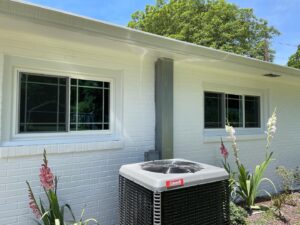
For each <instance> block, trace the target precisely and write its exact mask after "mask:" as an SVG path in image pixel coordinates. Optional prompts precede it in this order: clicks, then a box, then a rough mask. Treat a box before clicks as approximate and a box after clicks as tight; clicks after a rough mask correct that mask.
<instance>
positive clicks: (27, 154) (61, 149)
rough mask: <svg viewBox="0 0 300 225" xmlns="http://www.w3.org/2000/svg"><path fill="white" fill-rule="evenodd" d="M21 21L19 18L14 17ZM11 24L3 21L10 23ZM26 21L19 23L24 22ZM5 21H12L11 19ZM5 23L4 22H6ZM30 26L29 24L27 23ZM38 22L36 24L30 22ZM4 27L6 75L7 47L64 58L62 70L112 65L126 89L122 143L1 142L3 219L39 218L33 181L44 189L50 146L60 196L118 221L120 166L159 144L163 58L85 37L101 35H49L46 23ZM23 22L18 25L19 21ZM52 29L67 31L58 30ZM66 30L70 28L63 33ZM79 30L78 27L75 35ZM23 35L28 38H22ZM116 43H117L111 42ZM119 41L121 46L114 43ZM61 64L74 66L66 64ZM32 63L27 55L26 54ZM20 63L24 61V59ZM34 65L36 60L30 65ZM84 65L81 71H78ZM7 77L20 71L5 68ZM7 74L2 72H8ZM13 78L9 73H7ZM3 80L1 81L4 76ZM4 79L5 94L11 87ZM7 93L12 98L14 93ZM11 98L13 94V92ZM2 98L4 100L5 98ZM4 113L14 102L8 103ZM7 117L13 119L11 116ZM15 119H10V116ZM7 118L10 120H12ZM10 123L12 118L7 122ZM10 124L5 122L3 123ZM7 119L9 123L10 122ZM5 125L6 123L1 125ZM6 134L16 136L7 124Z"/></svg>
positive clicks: (19, 224) (27, 223)
mask: <svg viewBox="0 0 300 225" xmlns="http://www.w3.org/2000/svg"><path fill="white" fill-rule="evenodd" d="M10 22H11V23H13V21H12V20H11V21H10ZM2 23H3V24H2ZM17 24H18V22H16V26H17ZM0 25H1V26H0V27H1V28H3V27H4V26H5V22H3V20H1V21H0ZM2 25H3V26H2ZM20 26H22V27H23V28H24V27H27V28H28V26H29V25H28V26H27V25H26V24H23V25H20ZM30 26H31V25H30ZM1 28H0V75H2V72H1V71H2V66H1V65H2V64H1V62H2V61H1V59H2V55H1V53H4V54H5V55H6V56H12V57H23V58H27V59H30V60H42V61H43V63H39V64H38V65H37V67H39V68H40V67H41V66H44V65H45V66H47V65H50V64H51V65H56V63H57V70H59V71H61V70H64V69H66V70H67V71H70V70H72V71H74V70H76V67H74V65H80V66H81V67H86V68H87V70H89V69H90V68H93V70H94V71H97V70H98V69H99V70H100V71H105V69H112V70H116V71H121V72H122V74H123V80H122V86H123V93H121V98H122V102H123V104H122V105H118V106H117V107H122V115H121V117H122V118H118V119H120V121H117V122H121V123H122V124H121V127H122V133H121V137H120V139H119V140H118V141H117V142H115V143H109V144H107V143H108V142H105V138H104V141H103V140H102V141H101V142H94V143H77V144H74V143H69V144H49V143H48V144H47V145H44V144H43V141H40V143H39V144H38V145H28V146H15V147H0V152H1V153H2V154H1V157H2V158H1V159H0V224H1V225H32V224H33V222H32V218H33V216H32V213H31V210H30V209H29V207H28V197H27V187H26V184H25V181H26V180H28V181H30V183H31V185H32V187H33V190H34V192H35V193H36V195H38V194H40V193H42V190H41V188H40V187H39V178H38V174H39V167H40V165H41V163H42V155H41V152H42V150H43V148H44V147H45V148H46V150H47V149H49V153H51V154H49V164H50V166H51V168H52V169H53V170H54V172H55V174H56V175H57V176H58V177H59V185H58V187H59V192H58V193H59V197H60V200H61V201H62V203H69V204H70V205H71V206H72V208H73V210H74V212H75V214H76V215H77V217H79V216H80V214H81V210H82V209H83V208H84V207H85V206H86V217H94V218H96V219H97V220H98V221H99V222H100V224H102V225H115V224H117V219H118V217H117V211H118V208H117V207H118V187H117V186H118V170H119V168H120V166H121V165H123V164H127V163H133V162H140V161H142V160H143V158H144V152H145V151H148V150H150V149H154V125H155V124H154V60H155V57H153V56H150V55H149V56H148V55H147V54H144V52H143V51H140V50H138V49H133V51H130V50H129V51H127V50H126V51H125V50H124V49H123V48H124V47H122V46H121V47H120V46H116V45H117V44H116V43H115V42H113V41H107V40H105V39H103V40H98V39H97V40H93V41H97V43H98V44H99V43H100V46H101V47H97V48H95V46H93V45H89V44H85V43H89V42H90V41H91V42H92V40H91V39H94V38H93V37H89V38H87V39H85V38H83V37H81V36H80V34H76V35H78V36H76V37H79V38H83V39H84V42H81V41H82V40H81V41H78V42H68V41H63V40H62V41H60V40H59V39H54V38H45V37H43V35H42V33H43V32H42V33H39V34H35V35H33V33H35V32H39V27H38V26H37V27H35V29H32V30H28V32H29V33H31V34H26V35H25V34H24V33H22V34H21V33H18V34H16V33H14V32H15V31H10V30H9V28H7V29H8V30H5V32H3V30H1ZM15 28H16V27H15ZM50 30H51V29H50ZM50 30H49V34H50V35H51V34H53V32H54V33H55V34H61V32H62V31H60V30H59V32H58V30H57V29H56V30H55V31H54V30H53V32H51V31H50ZM61 35H62V34H61ZM73 35H74V34H73ZM18 37H20V38H18ZM108 43H109V45H108ZM112 45H114V46H115V47H113V46H112ZM61 63H65V64H66V65H70V66H69V67H66V68H64V67H61V66H60V65H61ZM24 65H26V62H25V61H24ZM17 66H19V65H17ZM30 66H31V67H32V65H30ZM74 72H76V71H74ZM4 76H12V74H5V75H4ZM1 78H2V76H1ZM6 78H7V77H6ZM0 83H1V82H0ZM5 85H6V86H2V88H1V91H0V96H2V94H3V92H4V90H5V91H11V88H10V87H7V85H8V84H7V83H6V84H5ZM5 93H6V94H5V95H6V96H8V97H10V95H9V94H7V92H5ZM5 100H7V99H5ZM0 102H1V101H0ZM1 108H2V110H1V115H2V116H1V117H2V118H3V115H5V113H6V112H7V111H6V110H8V109H7V108H5V109H3V107H1ZM4 119H5V118H4ZM6 120H7V118H6ZM6 122H7V121H6ZM4 123H5V122H4ZM1 125H2V124H1ZM6 125H7V124H6ZM1 127H2V126H1ZM1 137H2V140H1V141H3V140H5V141H7V140H9V138H10V134H9V132H6V131H5V130H4V133H3V134H1Z"/></svg>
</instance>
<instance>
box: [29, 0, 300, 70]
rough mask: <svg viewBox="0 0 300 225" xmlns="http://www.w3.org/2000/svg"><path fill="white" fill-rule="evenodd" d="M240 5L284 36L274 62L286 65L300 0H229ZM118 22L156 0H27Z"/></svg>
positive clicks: (295, 39) (298, 40) (298, 39)
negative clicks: (252, 11) (266, 21)
mask: <svg viewBox="0 0 300 225" xmlns="http://www.w3.org/2000/svg"><path fill="white" fill-rule="evenodd" d="M229 1H230V2H232V3H235V4H237V5H238V6H240V7H243V8H244V7H247V8H253V9H254V12H255V14H256V15H257V16H258V17H261V18H264V19H266V20H268V21H269V23H270V25H273V26H274V27H276V28H277V29H278V30H279V31H280V32H281V35H280V36H279V37H277V38H276V39H274V41H273V48H274V49H275V50H276V58H275V63H278V64H283V65H284V64H286V62H287V60H288V57H289V56H290V55H291V54H293V53H294V52H295V51H296V49H297V45H298V44H300V26H299V24H300V0H229ZM27 2H31V3H36V4H40V5H44V6H48V7H52V8H56V9H60V10H64V11H68V12H72V13H76V14H80V15H84V16H88V17H92V18H96V19H100V20H104V21H107V22H110V23H115V24H119V25H124V26H125V25H126V24H127V22H128V21H129V20H130V15H131V14H132V13H133V12H135V11H136V10H142V9H144V8H145V6H146V5H147V4H154V3H155V0H106V1H104V0H84V1H82V0H27Z"/></svg>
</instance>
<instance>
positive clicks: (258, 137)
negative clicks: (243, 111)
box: [203, 134, 266, 143]
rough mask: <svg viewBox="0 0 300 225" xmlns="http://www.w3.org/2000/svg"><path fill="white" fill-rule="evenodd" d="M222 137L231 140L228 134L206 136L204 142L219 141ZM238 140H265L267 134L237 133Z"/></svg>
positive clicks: (225, 140) (224, 139)
mask: <svg viewBox="0 0 300 225" xmlns="http://www.w3.org/2000/svg"><path fill="white" fill-rule="evenodd" d="M221 138H222V140H223V141H224V142H227V141H229V139H228V136H223V135H220V136H204V137H203V143H218V142H220V141H221ZM236 138H237V141H255V140H264V139H265V138H266V135H265V134H248V135H237V136H236Z"/></svg>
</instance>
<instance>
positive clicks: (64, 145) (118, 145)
mask: <svg viewBox="0 0 300 225" xmlns="http://www.w3.org/2000/svg"><path fill="white" fill-rule="evenodd" d="M123 147H124V141H123V140H121V139H120V138H115V139H114V138H110V139H106V140H105V139H103V140H99V138H98V140H96V139H95V138H84V141H82V140H80V139H79V140H78V139H77V140H75V139H73V140H72V139H67V140H64V141H60V140H58V141H54V140H39V141H21V140H16V141H10V142H6V143H2V144H1V146H0V158H15V157H24V156H33V155H40V154H42V153H43V151H44V149H46V150H47V153H48V154H60V153H70V152H87V151H101V150H114V149H122V148H123Z"/></svg>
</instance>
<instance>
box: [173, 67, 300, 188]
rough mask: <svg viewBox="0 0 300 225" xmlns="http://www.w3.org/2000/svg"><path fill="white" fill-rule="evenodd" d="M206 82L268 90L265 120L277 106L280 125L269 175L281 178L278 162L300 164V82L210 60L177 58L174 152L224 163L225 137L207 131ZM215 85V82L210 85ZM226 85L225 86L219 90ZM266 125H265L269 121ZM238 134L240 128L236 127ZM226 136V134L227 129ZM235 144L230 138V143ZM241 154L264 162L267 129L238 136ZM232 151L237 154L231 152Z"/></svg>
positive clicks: (248, 159)
mask: <svg viewBox="0 0 300 225" xmlns="http://www.w3.org/2000/svg"><path fill="white" fill-rule="evenodd" d="M207 83H210V84H216V90H218V88H220V86H219V84H221V88H222V89H226V87H228V88H229V89H228V90H229V92H230V89H241V91H243V90H245V91H246V90H251V89H253V88H255V89H258V90H263V91H265V93H266V95H267V96H264V99H263V101H264V102H263V106H264V107H263V108H264V111H265V115H264V118H262V119H263V120H264V123H263V126H265V125H266V121H267V118H268V117H269V115H271V113H272V111H273V109H274V108H275V107H277V112H278V130H277V133H276V135H275V138H274V142H273V143H272V147H271V150H272V151H274V158H275V159H276V160H275V161H273V162H272V163H271V165H270V168H268V170H267V173H266V176H267V177H269V178H271V179H272V180H273V181H274V182H276V183H278V177H277V176H276V173H275V168H276V167H277V166H278V165H284V166H286V167H288V168H295V167H296V166H300V161H299V159H300V151H299V146H300V139H299V135H300V117H299V112H300V92H299V88H300V87H299V85H300V83H299V82H294V83H286V82H284V80H283V78H278V79H270V78H265V77H263V76H262V75H261V76H256V77H255V76H254V77H253V74H251V73H249V74H247V70H245V74H241V75H236V74H235V73H234V72H233V71H225V70H223V68H217V67H216V66H215V67H214V68H213V70H212V68H211V67H210V65H209V64H208V65H207V66H206V65H205V66H203V65H199V66H190V65H188V64H183V63H176V64H175V78H174V90H175V93H174V153H175V157H180V158H187V159H191V160H196V161H200V162H205V163H211V164H215V165H218V166H221V165H222V164H221V160H222V159H221V155H220V150H219V148H220V137H217V136H216V137H215V138H213V140H214V141H210V142H206V141H205V140H206V137H205V134H204V131H203V127H204V124H203V122H204V116H203V92H204V90H206V86H209V85H206V84H207ZM211 86H213V85H211ZM220 91H222V90H220ZM264 129H265V127H264ZM237 135H238V133H237ZM223 139H224V140H226V135H225V133H224V135H223ZM225 144H226V146H227V147H228V149H230V143H229V142H227V143H225ZM238 144H239V147H240V157H241V160H242V161H243V162H244V163H245V164H246V165H247V167H248V168H249V169H253V168H254V166H255V165H257V164H258V163H260V162H261V161H262V160H263V158H264V154H265V151H264V149H265V144H266V142H265V139H264V134H255V135H247V138H245V137H243V136H238ZM230 153H231V156H232V152H230Z"/></svg>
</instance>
